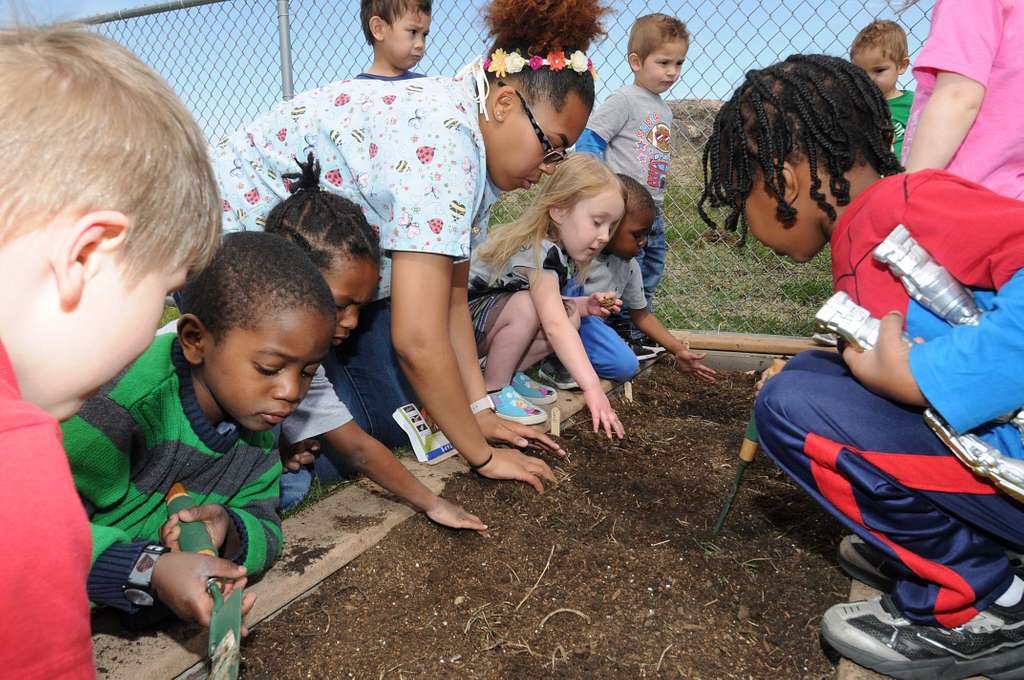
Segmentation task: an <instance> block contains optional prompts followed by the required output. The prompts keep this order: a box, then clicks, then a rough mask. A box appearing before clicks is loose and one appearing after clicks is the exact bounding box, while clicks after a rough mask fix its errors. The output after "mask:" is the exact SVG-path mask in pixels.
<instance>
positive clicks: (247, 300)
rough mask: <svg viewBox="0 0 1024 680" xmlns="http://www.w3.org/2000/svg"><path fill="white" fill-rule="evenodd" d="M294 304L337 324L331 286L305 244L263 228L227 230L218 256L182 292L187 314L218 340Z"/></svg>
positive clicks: (278, 313) (182, 306)
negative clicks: (290, 240) (258, 229)
mask: <svg viewBox="0 0 1024 680" xmlns="http://www.w3.org/2000/svg"><path fill="white" fill-rule="evenodd" d="M293 309H307V310H310V311H311V312H313V313H314V314H319V315H321V316H322V317H323V318H325V319H329V320H330V322H331V323H332V324H333V323H334V319H335V316H336V311H335V307H334V298H333V297H332V296H331V289H330V288H328V287H327V282H326V281H324V277H323V275H322V274H321V273H320V272H319V270H317V268H316V267H315V266H313V263H312V262H310V260H309V258H308V257H307V256H306V254H305V253H304V252H302V249H301V248H299V247H298V246H297V245H295V244H294V243H290V242H289V241H288V240H287V239H284V238H281V237H280V236H277V235H274V234H265V233H263V232H259V231H239V232H234V233H231V234H227V235H226V236H225V237H224V239H223V241H222V242H221V246H220V248H219V249H218V250H217V252H216V254H215V255H214V257H213V261H212V262H211V263H210V264H209V266H207V267H206V268H205V269H203V270H202V271H201V272H199V273H198V274H197V275H196V276H195V277H194V278H192V279H191V280H190V281H189V282H188V284H187V285H186V286H185V289H184V290H183V291H182V305H181V311H182V313H183V314H194V315H195V316H197V317H198V318H199V320H200V321H202V322H203V325H204V326H206V328H207V330H209V331H210V334H211V335H212V336H213V338H214V339H215V340H217V341H219V340H221V339H222V338H223V337H224V336H225V335H226V334H227V333H228V332H229V331H231V330H234V329H236V328H244V329H247V330H252V329H254V328H257V327H258V326H259V324H260V323H261V322H262V321H265V320H267V319H273V318H274V317H276V316H278V315H280V314H282V313H283V312H286V311H289V310H293Z"/></svg>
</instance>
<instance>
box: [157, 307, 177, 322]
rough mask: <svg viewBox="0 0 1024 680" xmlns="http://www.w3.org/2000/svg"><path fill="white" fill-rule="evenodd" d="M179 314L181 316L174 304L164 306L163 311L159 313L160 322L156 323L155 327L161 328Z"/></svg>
mask: <svg viewBox="0 0 1024 680" xmlns="http://www.w3.org/2000/svg"><path fill="white" fill-rule="evenodd" d="M179 316H181V312H179V311H178V308H177V307H175V306H174V305H169V306H166V307H164V313H163V314H161V315H160V323H158V324H157V325H156V327H157V328H163V327H164V326H166V325H167V324H168V323H170V322H171V321H174V320H175V319H177V318H178V317H179Z"/></svg>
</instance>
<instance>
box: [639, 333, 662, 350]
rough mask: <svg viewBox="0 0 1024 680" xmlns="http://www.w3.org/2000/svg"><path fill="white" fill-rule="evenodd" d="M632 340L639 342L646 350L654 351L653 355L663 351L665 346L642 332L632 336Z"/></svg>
mask: <svg viewBox="0 0 1024 680" xmlns="http://www.w3.org/2000/svg"><path fill="white" fill-rule="evenodd" d="M633 341H634V342H636V343H639V344H640V346H641V347H643V348H644V349H646V350H647V351H649V352H654V356H658V355H659V354H661V353H662V352H664V351H665V348H664V347H662V346H661V345H659V344H658V342H657V341H656V340H655V339H654V338H652V337H650V336H649V335H646V334H644V333H641V334H640V336H639V337H634V338H633Z"/></svg>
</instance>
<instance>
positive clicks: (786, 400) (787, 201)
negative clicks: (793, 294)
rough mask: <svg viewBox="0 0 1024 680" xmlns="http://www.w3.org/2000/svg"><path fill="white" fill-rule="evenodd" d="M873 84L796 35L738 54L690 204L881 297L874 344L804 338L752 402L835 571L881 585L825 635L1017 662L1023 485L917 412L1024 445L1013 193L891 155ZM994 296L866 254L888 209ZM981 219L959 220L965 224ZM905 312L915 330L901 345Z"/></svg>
mask: <svg viewBox="0 0 1024 680" xmlns="http://www.w3.org/2000/svg"><path fill="white" fill-rule="evenodd" d="M892 134H893V128H892V124H891V122H890V118H889V112H888V109H887V106H886V103H885V101H884V100H883V98H882V95H881V93H880V92H879V90H878V89H877V88H876V87H874V86H873V84H872V82H871V80H870V79H869V78H868V76H867V74H865V73H864V72H863V71H862V70H860V69H859V68H857V67H856V66H854V65H852V64H850V63H849V62H846V61H844V60H841V59H837V58H834V57H827V56H822V55H794V56H791V57H789V58H788V59H786V60H785V61H784V62H782V63H779V64H775V65H773V66H769V67H768V68H765V69H760V70H753V71H750V72H748V73H747V75H746V78H745V80H744V82H743V84H741V85H740V87H739V89H738V90H737V91H736V92H735V94H734V95H733V97H732V98H731V99H730V100H729V101H728V102H727V103H726V104H725V105H724V106H723V107H722V109H721V111H720V112H719V114H718V116H717V118H716V120H715V125H714V129H713V132H712V135H711V137H710V139H709V141H708V144H707V147H706V148H705V151H704V174H705V183H704V192H703V195H702V196H701V201H700V204H699V207H700V213H701V215H702V217H703V218H704V219H705V221H707V222H708V223H709V224H711V225H714V220H713V219H712V216H711V214H709V212H708V210H707V208H709V207H710V208H721V209H723V210H724V226H725V228H726V229H730V230H736V229H740V230H741V232H742V235H743V236H744V237H745V236H746V235H747V233H748V232H749V233H750V234H753V236H754V238H756V239H758V240H759V241H761V242H763V243H764V244H766V245H767V246H769V247H770V248H772V249H773V250H774V251H776V252H777V253H779V254H780V255H787V256H789V257H791V258H792V259H794V260H797V261H799V262H805V261H807V260H809V259H811V258H812V257H814V256H815V255H816V254H817V253H818V252H820V251H821V250H822V249H823V248H824V247H825V246H826V245H829V246H830V247H831V255H832V279H833V286H834V288H835V289H836V290H839V291H843V292H845V293H847V294H849V295H850V296H851V297H852V298H853V299H854V300H855V301H856V302H857V303H858V304H860V305H861V306H863V307H865V308H867V309H868V311H870V312H871V313H872V314H873V315H875V316H883V315H885V317H884V319H883V320H882V325H881V332H880V333H879V339H878V342H877V345H876V346H875V348H874V349H873V350H871V351H867V352H863V353H859V352H857V351H856V350H855V349H853V348H849V347H847V348H845V349H844V350H843V352H842V354H841V355H837V354H829V353H825V352H818V351H814V352H805V353H804V354H801V355H799V356H797V357H795V358H794V359H793V360H792V361H790V362H789V364H788V365H787V366H786V368H785V369H784V370H782V372H781V373H779V374H778V375H777V376H775V377H774V378H772V379H771V380H770V381H768V382H767V383H766V384H765V385H764V387H763V389H762V390H761V392H760V394H759V395H758V399H757V405H756V408H755V413H756V419H757V429H758V436H759V438H760V443H761V445H762V447H763V448H764V449H765V451H766V452H767V453H768V455H769V456H770V457H771V458H772V459H773V460H774V461H775V462H776V463H777V464H778V465H779V466H780V467H781V468H782V470H783V471H784V472H786V474H788V475H789V476H790V477H792V478H793V479H794V480H795V481H796V482H797V484H798V485H799V486H801V487H802V488H803V489H804V490H805V491H806V492H807V493H808V494H810V495H811V497H812V498H813V499H814V500H815V501H817V502H818V503H819V504H821V505H822V506H823V507H824V508H825V509H827V510H828V511H829V512H830V513H831V514H832V515H834V516H835V517H836V518H838V519H839V521H840V522H842V523H843V524H844V525H845V526H846V527H847V528H848V529H850V530H851V531H853V532H854V534H855V535H854V536H848V537H847V538H845V539H844V540H843V542H842V544H841V545H840V550H839V563H840V566H842V567H843V568H844V569H845V570H846V571H847V572H849V573H850V574H851V575H853V576H854V577H855V578H858V579H860V580H862V581H864V582H866V583H868V584H869V585H872V586H874V587H876V588H877V589H879V590H881V591H882V592H883V593H885V594H884V595H883V596H882V597H876V598H873V599H870V600H866V601H862V602H854V603H849V604H839V605H836V606H834V607H832V608H830V609H829V610H828V611H826V612H825V614H824V616H823V618H822V624H821V625H822V636H823V637H824V639H825V640H826V641H827V642H828V643H829V644H830V645H831V646H832V647H834V648H835V649H836V650H838V651H839V652H840V653H841V654H843V655H844V656H847V657H849V658H851V659H853V660H854V661H856V662H857V663H859V664H861V665H864V666H868V667H871V668H874V669H875V670H878V671H881V672H883V673H886V674H889V675H892V676H895V677H899V678H925V677H927V678H933V677H934V678H963V677H968V676H971V675H986V676H988V677H992V678H1021V677H1024V670H1022V669H1024V601H1022V595H1024V580H1022V579H1021V578H1020V577H1019V576H1017V575H1016V574H1015V572H1014V570H1013V569H1012V568H1011V564H1010V562H1009V559H1008V556H1007V550H1008V549H1010V550H1013V551H1016V552H1020V551H1021V550H1022V548H1024V505H1022V504H1021V503H1019V502H1017V501H1016V500H1014V499H1013V498H1011V497H1009V496H1007V495H1005V494H1004V493H1002V492H1001V491H999V490H998V489H997V488H996V487H995V486H994V485H993V484H991V483H990V482H989V481H988V480H985V479H981V478H978V477H975V476H974V475H973V474H972V473H971V471H970V470H969V469H968V468H967V467H966V466H964V465H963V464H961V463H960V462H959V460H958V459H957V458H955V457H954V456H953V454H952V453H951V452H950V451H949V450H948V449H947V448H946V446H945V445H944V444H943V443H942V442H941V441H940V440H939V439H938V438H937V437H936V436H935V435H934V434H933V433H932V431H931V430H930V429H929V428H928V426H927V425H926V424H925V422H924V421H923V419H922V417H921V412H922V409H923V408H925V407H926V406H930V407H931V408H932V409H934V410H935V411H937V412H938V413H939V414H941V415H942V416H943V417H944V418H945V419H946V420H947V422H949V423H950V424H951V425H952V426H953V427H954V428H955V429H956V430H957V431H958V432H961V433H963V432H968V431H970V432H972V433H974V434H977V435H978V436H980V437H981V438H982V439H984V440H985V441H986V442H988V443H989V444H991V445H993V446H995V447H997V448H998V449H999V450H1000V451H1001V452H1003V454H1004V455H1008V456H1011V457H1014V458H1024V444H1022V443H1021V437H1020V434H1019V432H1018V431H1017V430H1016V428H1014V427H1012V426H1009V425H1005V424H1004V425H997V424H992V422H991V421H992V420H993V419H994V418H996V417H997V416H999V415H1000V414H1003V413H1006V412H1011V411H1014V410H1016V408H1018V407H1019V406H1020V405H1021V404H1024V363H1022V362H1021V361H1020V357H1021V356H1022V355H1024V274H1022V273H1021V267H1022V266H1024V204H1022V203H1019V202H1017V201H1014V200H1011V199H1008V198H1005V197H1003V196H1000V195H998V194H996V193H993V192H991V191H989V190H988V189H985V188H984V187H981V186H979V185H977V184H974V183H972V182H969V181H967V180H964V179H961V178H959V177H956V176H954V175H951V174H949V173H947V172H944V171H941V170H922V171H920V172H916V173H912V174H899V173H900V171H901V167H900V165H899V163H898V161H897V160H896V158H895V156H894V155H893V154H892V152H891V151H890V144H891V141H892ZM901 224H902V225H903V226H905V227H906V228H907V230H909V232H910V234H911V235H912V236H913V237H914V239H916V240H917V242H918V243H919V244H920V245H921V246H922V247H923V248H924V249H925V250H926V251H928V252H929V253H930V254H931V255H932V256H933V257H934V258H935V259H936V260H937V261H938V262H939V263H940V264H942V265H944V266H945V267H946V268H947V269H948V270H949V271H950V273H951V274H952V275H953V276H954V277H955V278H956V279H957V280H959V281H960V282H961V283H962V284H964V285H965V286H967V287H968V288H969V289H971V290H972V291H973V293H974V296H975V301H976V302H977V304H978V306H979V307H980V308H982V309H983V310H985V311H986V313H985V314H984V317H983V320H982V322H981V323H980V324H978V325H976V326H956V327H953V326H951V325H949V324H947V323H946V322H945V321H943V320H942V319H940V318H938V317H936V316H935V315H933V314H931V313H930V312H929V311H927V310H926V309H925V308H924V307H921V306H920V305H918V304H917V303H916V302H915V301H913V300H911V299H909V297H908V295H907V292H906V290H905V289H904V287H903V285H902V283H901V282H900V281H899V280H898V279H897V278H896V277H895V276H893V274H892V273H891V272H890V271H889V269H888V268H886V267H885V266H884V265H882V264H880V263H878V262H877V261H875V260H874V258H873V257H872V252H873V251H874V249H875V247H876V246H877V245H878V244H879V243H880V242H881V241H882V240H884V239H885V237H886V236H888V235H889V233H890V232H891V231H892V230H893V228H895V227H896V226H898V225H901ZM968 224H976V225H977V228H975V229H968V228H965V225H968ZM904 330H905V331H906V332H907V333H909V334H910V335H911V336H912V337H916V338H919V339H921V340H922V342H919V343H918V344H914V345H913V346H912V347H911V346H909V345H907V344H906V343H905V342H903V341H902V339H901V337H900V335H901V332H902V331H904Z"/></svg>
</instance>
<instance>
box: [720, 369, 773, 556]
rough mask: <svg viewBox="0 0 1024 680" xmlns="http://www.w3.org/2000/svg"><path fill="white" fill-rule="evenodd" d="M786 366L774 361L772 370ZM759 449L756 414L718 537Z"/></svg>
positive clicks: (737, 469)
mask: <svg viewBox="0 0 1024 680" xmlns="http://www.w3.org/2000/svg"><path fill="white" fill-rule="evenodd" d="M785 365H786V362H785V361H784V360H782V359H775V360H773V361H772V368H774V369H775V372H776V373H778V372H779V371H781V370H782V367H783V366H785ZM757 447H758V440H757V421H756V420H755V419H754V414H753V413H751V414H750V420H749V421H747V431H746V432H744V433H743V443H742V444H740V462H739V465H738V466H737V467H736V479H734V480H733V482H732V488H730V489H729V493H728V495H727V496H726V497H725V503H723V504H722V510H721V512H719V513H718V519H717V520H715V526H714V527H713V528H712V529H711V533H713V534H714V535H716V536H717V535H718V532H720V531H721V530H722V526H723V525H724V524H725V518H726V516H727V515H728V514H729V511H730V510H732V504H733V503H734V502H735V500H736V493H737V492H738V491H739V490H740V482H742V481H743V473H744V472H746V471H747V466H748V465H750V463H752V462H753V461H754V457H755V456H757Z"/></svg>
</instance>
